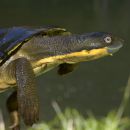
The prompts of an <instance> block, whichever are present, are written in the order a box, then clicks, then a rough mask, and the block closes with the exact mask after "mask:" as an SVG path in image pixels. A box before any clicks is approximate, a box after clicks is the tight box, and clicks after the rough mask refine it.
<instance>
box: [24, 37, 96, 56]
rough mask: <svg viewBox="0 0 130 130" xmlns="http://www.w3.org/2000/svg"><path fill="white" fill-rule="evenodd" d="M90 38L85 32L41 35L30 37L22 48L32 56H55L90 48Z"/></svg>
mask: <svg viewBox="0 0 130 130" xmlns="http://www.w3.org/2000/svg"><path fill="white" fill-rule="evenodd" d="M91 40H92V38H91V37H90V36H88V35H87V34H83V35H69V36H53V37H42V36H37V37H34V38H32V39H31V40H30V41H29V42H28V44H25V47H24V49H25V50H27V53H30V55H32V56H36V55H37V56H39V57H40V56H41V57H48V56H56V55H63V54H69V53H72V52H79V51H82V50H90V49H91V48H92V47H93V48H96V46H95V44H93V45H92V41H91Z"/></svg>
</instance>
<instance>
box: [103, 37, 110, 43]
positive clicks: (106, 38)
mask: <svg viewBox="0 0 130 130" xmlns="http://www.w3.org/2000/svg"><path fill="white" fill-rule="evenodd" d="M104 41H105V42H106V43H111V41H112V39H111V37H109V36H107V37H105V38H104Z"/></svg>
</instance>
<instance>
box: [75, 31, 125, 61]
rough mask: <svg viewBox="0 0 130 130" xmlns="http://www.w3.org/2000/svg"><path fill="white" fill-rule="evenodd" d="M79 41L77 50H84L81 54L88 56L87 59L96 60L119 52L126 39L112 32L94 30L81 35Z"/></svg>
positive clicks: (76, 46)
mask: <svg viewBox="0 0 130 130" xmlns="http://www.w3.org/2000/svg"><path fill="white" fill-rule="evenodd" d="M77 43H78V44H77V45H75V50H76V49H77V52H78V51H80V52H82V53H80V56H82V57H84V58H85V57H86V60H94V59H98V58H100V57H103V56H107V55H112V54H113V53H115V52H117V51H118V50H119V49H120V48H121V47H122V46H123V43H124V40H123V39H121V38H119V37H116V36H114V35H112V34H111V33H105V32H92V33H86V34H83V35H79V38H78V42H77ZM78 45H79V46H78ZM78 49H79V50H78ZM81 50H82V51H81ZM84 60H85V59H84Z"/></svg>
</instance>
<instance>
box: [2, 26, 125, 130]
mask: <svg viewBox="0 0 130 130" xmlns="http://www.w3.org/2000/svg"><path fill="white" fill-rule="evenodd" d="M122 46H123V40H122V39H120V38H118V37H116V36H114V35H112V34H111V33H105V32H92V33H85V34H80V35H78V34H71V33H70V32H68V31H66V29H63V28H58V27H45V28H29V27H12V28H6V29H0V91H4V90H6V89H8V88H10V87H15V88H16V89H15V92H14V93H13V94H12V95H11V96H10V97H9V98H8V100H7V108H8V110H9V112H10V115H11V117H12V123H13V124H12V126H11V128H12V129H13V130H19V129H20V128H19V117H22V118H23V120H24V122H25V124H26V125H32V124H33V123H35V122H36V121H37V120H38V113H39V103H38V97H37V91H36V86H37V85H36V82H35V76H37V75H39V74H42V73H45V72H47V71H49V70H51V69H53V68H54V67H57V66H58V67H59V69H58V73H59V74H60V75H63V74H67V73H69V72H71V71H72V70H73V68H74V66H75V64H76V63H79V62H83V61H90V60H95V59H98V58H101V57H104V56H107V55H112V54H113V53H115V52H117V51H118V50H119V49H120V48H121V47H122Z"/></svg>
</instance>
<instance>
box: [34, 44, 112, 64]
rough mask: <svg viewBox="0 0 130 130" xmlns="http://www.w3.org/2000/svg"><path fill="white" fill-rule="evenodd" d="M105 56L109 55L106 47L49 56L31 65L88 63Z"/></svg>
mask: <svg viewBox="0 0 130 130" xmlns="http://www.w3.org/2000/svg"><path fill="white" fill-rule="evenodd" d="M107 55H111V54H110V53H108V51H107V47H105V48H100V49H93V50H90V51H87V50H83V51H80V52H73V53H69V54H64V55H58V56H51V57H48V58H44V59H41V60H39V61H37V62H35V63H34V64H35V65H34V64H33V65H34V66H40V65H42V64H61V63H70V64H73V63H78V62H83V61H90V60H95V59H98V58H101V57H104V56H107Z"/></svg>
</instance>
